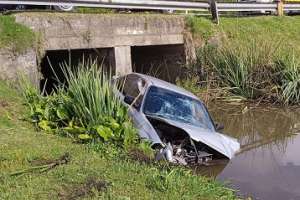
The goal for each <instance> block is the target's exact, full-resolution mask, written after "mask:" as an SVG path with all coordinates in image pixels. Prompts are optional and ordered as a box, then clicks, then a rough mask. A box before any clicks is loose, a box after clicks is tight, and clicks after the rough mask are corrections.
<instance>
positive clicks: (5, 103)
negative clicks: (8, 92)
mask: <svg viewBox="0 0 300 200" xmlns="http://www.w3.org/2000/svg"><path fill="white" fill-rule="evenodd" d="M7 106H9V103H8V102H7V101H5V100H2V99H0V107H2V108H6V107H7Z"/></svg>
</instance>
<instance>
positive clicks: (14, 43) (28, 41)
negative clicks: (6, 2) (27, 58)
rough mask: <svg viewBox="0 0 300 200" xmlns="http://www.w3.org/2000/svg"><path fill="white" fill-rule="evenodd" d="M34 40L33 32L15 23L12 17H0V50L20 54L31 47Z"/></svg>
mask: <svg viewBox="0 0 300 200" xmlns="http://www.w3.org/2000/svg"><path fill="white" fill-rule="evenodd" d="M35 39H36V38H35V34H34V33H33V31H31V30H30V29H29V28H28V27H25V26H23V25H21V24H18V23H16V22H15V18H14V17H13V16H7V15H0V48H5V49H8V50H9V51H10V52H13V53H22V52H24V51H25V50H26V49H28V48H30V47H33V44H34V41H35Z"/></svg>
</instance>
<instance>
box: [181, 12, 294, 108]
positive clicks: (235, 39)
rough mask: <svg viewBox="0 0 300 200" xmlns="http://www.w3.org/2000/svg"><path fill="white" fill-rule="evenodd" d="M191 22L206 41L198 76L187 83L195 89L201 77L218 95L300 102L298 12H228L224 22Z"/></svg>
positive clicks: (196, 19)
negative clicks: (243, 14)
mask: <svg viewBox="0 0 300 200" xmlns="http://www.w3.org/2000/svg"><path fill="white" fill-rule="evenodd" d="M187 23H188V25H189V27H190V30H191V31H192V33H193V35H194V38H195V39H196V41H197V40H201V41H202V43H204V44H205V45H204V46H203V47H200V48H199V49H198V62H197V64H196V65H195V68H192V70H196V73H197V72H198V76H196V77H194V79H193V80H194V81H193V82H191V81H190V83H185V86H186V87H188V88H192V89H193V85H194V86H197V85H199V80H200V81H204V82H206V83H209V84H205V83H203V82H202V83H201V84H202V85H205V86H209V88H210V89H213V90H212V91H213V93H214V94H216V93H217V96H220V95H221V96H227V97H228V95H229V96H231V97H232V96H235V98H236V96H238V99H247V100H255V101H258V100H259V101H264V102H268V103H279V104H299V103H300V81H299V80H300V60H299V55H300V45H299V44H300V42H299V41H300V29H299V28H298V27H299V25H300V17H299V16H293V17H275V16H274V17H272V16H266V17H244V18H242V17H240V18H233V17H232V18H230V17H228V18H225V17H223V18H221V20H220V25H219V26H217V25H214V24H213V23H212V22H211V21H210V20H209V19H206V18H199V17H190V18H188V19H187ZM199 69H201V70H202V71H201V70H199ZM190 70H191V69H190ZM199 71H201V72H199ZM197 82H198V83H197ZM195 84H196V85H195ZM201 84H200V85H201ZM218 89H220V90H218ZM193 90H194V91H195V92H197V87H196V88H194V89H193ZM200 92H201V91H200ZM224 93H225V94H224ZM228 93H229V94H228Z"/></svg>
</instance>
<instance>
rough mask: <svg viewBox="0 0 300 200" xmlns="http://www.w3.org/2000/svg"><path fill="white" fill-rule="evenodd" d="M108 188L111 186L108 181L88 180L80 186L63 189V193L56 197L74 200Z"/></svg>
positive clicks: (62, 199) (63, 199)
mask: <svg viewBox="0 0 300 200" xmlns="http://www.w3.org/2000/svg"><path fill="white" fill-rule="evenodd" d="M109 186H111V183H110V182H108V181H105V180H98V179H96V178H89V179H87V181H86V182H84V183H82V184H79V185H75V186H72V187H68V188H64V190H63V191H61V192H59V193H58V197H59V199H61V200H76V199H79V198H83V197H86V196H92V195H93V194H94V191H97V192H104V191H105V190H106V189H107V188H108V187H109Z"/></svg>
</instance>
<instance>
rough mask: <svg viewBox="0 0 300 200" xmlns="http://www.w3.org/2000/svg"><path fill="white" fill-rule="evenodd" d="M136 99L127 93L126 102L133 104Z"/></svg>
mask: <svg viewBox="0 0 300 200" xmlns="http://www.w3.org/2000/svg"><path fill="white" fill-rule="evenodd" d="M133 101H134V97H132V96H129V95H125V97H124V102H125V103H127V104H128V105H131V104H132V103H133Z"/></svg>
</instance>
